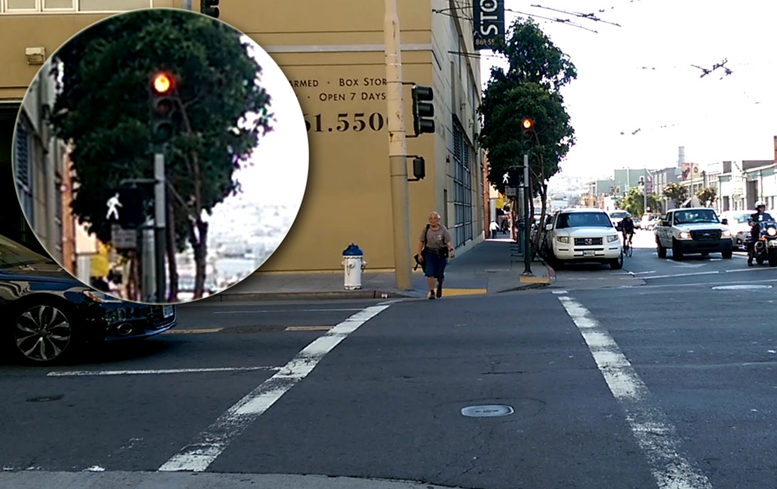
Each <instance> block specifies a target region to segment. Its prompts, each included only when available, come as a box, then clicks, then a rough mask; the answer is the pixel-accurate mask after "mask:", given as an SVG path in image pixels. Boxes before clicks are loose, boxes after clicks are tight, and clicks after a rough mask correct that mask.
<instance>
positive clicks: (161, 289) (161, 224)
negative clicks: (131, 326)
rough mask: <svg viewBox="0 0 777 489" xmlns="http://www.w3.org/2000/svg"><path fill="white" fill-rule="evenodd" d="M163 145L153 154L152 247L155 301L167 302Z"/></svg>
mask: <svg viewBox="0 0 777 489" xmlns="http://www.w3.org/2000/svg"><path fill="white" fill-rule="evenodd" d="M163 148H164V145H160V146H158V147H157V150H156V152H155V154H154V180H155V182H154V247H155V253H154V256H155V260H154V261H155V264H156V267H155V268H156V274H155V275H156V301H157V302H167V298H166V297H165V296H166V294H165V292H166V289H167V284H166V282H167V281H166V280H165V278H166V276H167V274H166V273H165V249H166V248H165V247H166V242H165V241H166V240H165V238H166V236H165V221H166V219H165V214H166V212H165V211H166V209H167V206H166V202H165V155H164V152H163V151H164V149H163Z"/></svg>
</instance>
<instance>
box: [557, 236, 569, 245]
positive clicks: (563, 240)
mask: <svg viewBox="0 0 777 489" xmlns="http://www.w3.org/2000/svg"><path fill="white" fill-rule="evenodd" d="M556 239H558V241H559V243H566V244H569V236H559V237H557V238H556Z"/></svg>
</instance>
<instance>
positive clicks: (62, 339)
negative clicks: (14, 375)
mask: <svg viewBox="0 0 777 489" xmlns="http://www.w3.org/2000/svg"><path fill="white" fill-rule="evenodd" d="M73 319H74V318H73V315H72V313H70V312H69V311H68V310H67V309H66V308H65V307H63V306H62V305H59V304H57V303H55V302H50V301H46V302H38V303H36V304H27V305H25V306H23V307H22V308H21V312H19V313H18V314H16V315H15V316H14V319H13V322H12V326H11V348H13V350H14V352H15V353H16V355H17V357H19V358H20V359H21V360H23V361H25V362H28V363H37V364H48V363H54V362H57V361H59V360H62V359H63V358H65V357H66V356H67V355H68V354H69V353H70V352H71V351H72V350H73V348H74V344H75V341H74V331H73Z"/></svg>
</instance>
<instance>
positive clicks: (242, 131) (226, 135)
mask: <svg viewBox="0 0 777 489" xmlns="http://www.w3.org/2000/svg"><path fill="white" fill-rule="evenodd" d="M250 45H251V44H250V41H247V40H244V38H243V37H242V34H241V33H240V32H238V31H237V30H235V29H233V28H231V27H230V26H228V25H227V24H224V23H222V22H219V21H216V20H215V19H212V18H209V17H206V16H202V15H197V14H193V13H191V12H186V11H183V10H169V9H146V10H140V11H136V12H132V13H127V14H123V15H119V16H114V17H110V18H108V19H106V20H104V21H102V22H99V23H97V24H95V25H93V26H91V27H90V28H88V29H86V30H85V31H83V32H81V33H80V34H79V35H78V36H76V37H74V38H73V39H71V40H70V41H68V42H67V43H66V44H65V45H64V46H63V47H62V48H61V49H60V50H59V51H57V52H56V53H55V55H54V57H53V60H52V61H53V69H52V73H53V74H54V75H55V76H56V77H58V78H59V82H58V94H57V98H56V102H55V105H54V108H53V111H52V112H53V114H52V117H51V118H50V122H51V124H52V126H53V128H54V131H55V133H56V134H57V136H58V137H60V138H61V139H63V140H65V141H68V142H69V143H71V145H72V153H71V160H72V163H73V169H74V170H75V181H76V184H77V188H76V195H75V199H74V201H73V203H72V208H73V212H74V214H75V215H76V216H77V217H78V220H79V222H81V223H82V224H86V225H87V229H88V230H89V231H90V232H93V233H95V234H96V235H97V237H98V238H99V239H101V240H102V241H108V240H109V239H110V223H108V222H107V221H106V214H105V209H106V207H105V202H106V200H107V199H108V198H109V196H110V195H112V194H113V192H114V190H115V189H116V188H117V187H118V186H119V184H120V182H121V180H123V179H140V178H146V179H148V178H152V177H153V175H154V173H153V153H152V147H151V140H150V135H151V134H150V124H149V110H150V107H149V91H148V90H149V86H150V80H151V77H152V76H153V74H154V73H156V72H158V71H160V70H165V71H168V72H171V73H173V75H174V76H175V78H176V80H177V82H176V92H177V93H176V100H177V104H176V105H177V108H178V110H179V113H180V114H181V116H182V118H181V124H180V127H179V129H178V131H177V133H176V135H175V136H174V138H173V139H172V140H171V142H170V143H169V144H168V151H167V154H166V160H165V167H166V170H165V171H166V177H167V179H168V183H169V184H170V185H169V188H170V189H171V190H170V192H169V195H170V198H169V201H170V202H171V205H172V206H173V216H174V222H175V244H176V248H177V250H178V251H182V250H183V249H184V247H185V244H186V242H187V240H188V242H189V243H190V244H191V245H192V246H193V247H194V250H195V255H196V254H197V252H198V247H201V248H200V249H199V251H200V252H203V251H204V248H202V246H204V243H201V242H200V241H198V238H197V237H198V236H199V237H205V236H206V235H207V223H205V222H204V221H203V211H204V212H206V213H209V212H210V211H211V210H212V208H213V207H214V206H215V205H216V204H218V203H219V202H221V201H223V200H224V199H225V198H226V197H228V196H229V195H231V194H234V193H236V192H239V191H240V184H239V182H236V181H235V179H234V178H233V177H234V175H233V174H234V172H235V170H237V169H239V168H240V167H241V166H242V165H244V164H247V161H248V157H249V156H250V154H251V153H252V152H253V150H254V148H255V147H256V145H257V144H258V141H259V139H260V137H261V136H262V135H263V134H265V133H266V132H267V131H270V130H271V122H270V121H271V118H272V114H270V113H269V112H268V108H269V105H270V96H269V94H268V93H267V91H266V90H265V89H264V88H263V87H262V86H261V84H260V75H261V68H260V67H259V65H258V64H257V62H256V61H255V60H254V59H253V57H251V55H250V52H249V50H250ZM149 190H150V189H149ZM195 228H201V229H195ZM203 254H204V253H203ZM203 260H204V256H203Z"/></svg>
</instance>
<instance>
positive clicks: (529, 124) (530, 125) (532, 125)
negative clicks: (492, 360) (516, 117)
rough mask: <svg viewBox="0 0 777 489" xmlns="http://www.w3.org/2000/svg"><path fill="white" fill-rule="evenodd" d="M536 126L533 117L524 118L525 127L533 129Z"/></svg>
mask: <svg viewBox="0 0 777 489" xmlns="http://www.w3.org/2000/svg"><path fill="white" fill-rule="evenodd" d="M532 127H534V122H533V121H532V120H531V119H524V120H523V128H524V129H531V128H532Z"/></svg>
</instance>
